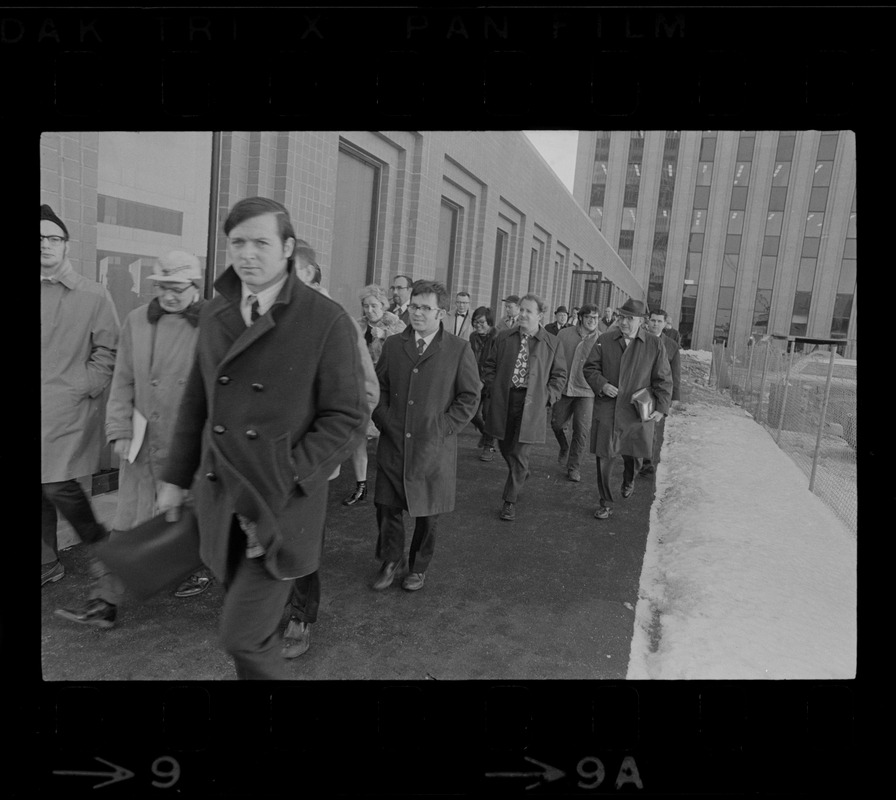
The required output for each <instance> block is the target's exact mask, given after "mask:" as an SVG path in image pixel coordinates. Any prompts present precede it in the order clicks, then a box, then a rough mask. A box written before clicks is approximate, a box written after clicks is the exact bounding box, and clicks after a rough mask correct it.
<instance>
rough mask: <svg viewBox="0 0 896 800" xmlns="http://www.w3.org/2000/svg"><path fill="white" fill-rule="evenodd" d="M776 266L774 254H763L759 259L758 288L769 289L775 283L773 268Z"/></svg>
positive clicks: (776, 260)
mask: <svg viewBox="0 0 896 800" xmlns="http://www.w3.org/2000/svg"><path fill="white" fill-rule="evenodd" d="M777 266H778V259H777V258H776V257H775V256H763V257H762V258H760V259H759V281H758V286H759V288H760V289H771V288H772V287H773V286H774V284H775V268H776V267H777Z"/></svg>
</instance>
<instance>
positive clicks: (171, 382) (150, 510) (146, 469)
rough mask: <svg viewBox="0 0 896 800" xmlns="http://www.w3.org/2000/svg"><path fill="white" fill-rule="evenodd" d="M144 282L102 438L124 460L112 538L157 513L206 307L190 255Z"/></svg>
mask: <svg viewBox="0 0 896 800" xmlns="http://www.w3.org/2000/svg"><path fill="white" fill-rule="evenodd" d="M147 280H149V281H152V283H153V290H154V292H155V297H154V298H153V299H152V301H151V302H149V303H148V304H145V305H142V306H138V307H137V308H135V309H134V310H133V311H132V312H131V313H130V314H128V316H127V317H126V318H125V321H124V325H123V326H122V331H121V342H120V346H119V348H118V357H117V358H116V360H115V373H114V374H113V376H112V388H111V389H110V391H109V402H108V404H107V406H106V439H107V440H108V441H109V442H110V443H111V444H112V447H113V449H114V450H115V453H116V455H118V457H119V459H121V462H120V469H119V473H118V508H117V510H116V513H115V520H114V522H113V523H112V528H113V530H115V531H126V530H130V529H131V528H133V527H135V526H137V525H139V524H140V523H142V522H145V521H146V520H148V519H150V518H151V517H152V516H153V514H154V513H155V507H156V493H157V491H158V488H159V480H160V478H159V476H160V474H161V471H162V467H163V465H164V463H165V459H166V458H167V457H168V448H169V443H170V438H171V432H172V429H173V427H174V420H175V417H176V416H177V409H178V406H179V405H180V400H181V397H182V395H183V392H184V386H185V384H186V382H187V378H188V377H189V374H190V368H191V367H192V365H193V354H194V352H195V350H196V340H197V338H198V336H199V311H200V309H201V308H202V306H203V305H204V302H205V301H204V300H203V299H202V295H201V294H200V289H199V287H200V286H201V284H202V268H201V265H200V263H199V259H198V258H197V257H196V256H195V255H193V254H192V253H187V252H185V251H183V250H172V251H170V252H168V253H166V254H165V255H163V256H162V257H161V258H159V260H158V261H157V262H156V268H155V271H154V272H153V274H152V275H150V276H148V278H147ZM211 582H212V578H211V576H210V573H209V572H208V571H207V570H200V571H197V572H195V573H193V574H192V575H190V576H189V577H188V578H187V580H186V581H184V583H183V584H181V586H180V587H178V589H177V590H176V591H175V595H176V596H177V597H192V596H194V595H197V594H201V593H202V592H204V591H205V590H206V589H207V588H208V587H209V585H210V584H211Z"/></svg>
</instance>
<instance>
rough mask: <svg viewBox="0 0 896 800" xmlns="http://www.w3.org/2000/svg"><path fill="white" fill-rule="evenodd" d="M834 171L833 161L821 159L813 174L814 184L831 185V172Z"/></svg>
mask: <svg viewBox="0 0 896 800" xmlns="http://www.w3.org/2000/svg"><path fill="white" fill-rule="evenodd" d="M833 171H834V162H833V161H819V162H818V163H817V164H816V165H815V174H814V175H813V176H812V185H813V186H830V185H831V174H832V173H833Z"/></svg>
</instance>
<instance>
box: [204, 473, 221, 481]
mask: <svg viewBox="0 0 896 800" xmlns="http://www.w3.org/2000/svg"><path fill="white" fill-rule="evenodd" d="M205 477H206V478H207V479H208V480H210V481H211V482H212V483H214V482H215V481H216V480H218V476H217V475H215V473H214V472H206V473H205Z"/></svg>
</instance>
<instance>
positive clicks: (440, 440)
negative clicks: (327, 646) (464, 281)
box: [373, 281, 482, 591]
mask: <svg viewBox="0 0 896 800" xmlns="http://www.w3.org/2000/svg"><path fill="white" fill-rule="evenodd" d="M408 308H409V311H410V314H411V324H410V327H408V328H407V329H406V330H404V331H403V332H402V333H398V334H395V335H394V336H390V337H389V338H388V339H386V341H385V343H384V344H383V352H382V354H381V355H380V358H379V361H377V363H376V374H377V375H378V376H379V379H380V401H379V404H378V405H377V407H376V409H374V412H373V421H374V424H375V425H376V426H377V427H378V428H379V429H380V440H379V444H378V446H377V474H376V493H375V496H374V503H375V505H376V517H377V525H378V527H379V536H378V538H377V543H376V557H377V559H379V560H380V561H381V562H382V564H381V567H380V571H379V574H378V575H377V578H376V580H375V581H374V583H373V588H374V589H386V588H387V587H389V586H391V585H392V582H393V580H394V579H395V577H396V575H397V574H398V573H399V572H400V571H401V570H402V567H403V556H404V538H405V537H404V522H403V519H402V517H403V512H404V511H407V512H408V514H409V515H410V516H411V517H414V518H415V523H414V537H413V539H412V540H411V546H410V552H409V554H408V561H407V564H408V574H407V576H406V577H405V578H404V580H403V581H402V584H401V586H402V588H403V589H407V590H408V591H416V590H418V589H422V588H423V582H424V580H425V578H426V570H427V568H428V566H429V562H430V559H431V558H432V554H433V550H434V549H435V541H436V540H435V535H436V526H437V524H438V518H439V515H441V514H447V513H448V512H449V511H453V510H454V499H455V487H456V483H457V434H458V432H459V431H460V430H461V429H462V428H463V427H464V425H466V424H467V423H468V422H469V421H470V420H471V419H472V417H473V414H475V413H476V409H477V407H478V406H479V393H480V390H481V388H482V383H481V381H480V380H479V370H478V368H477V366H476V359H475V357H474V356H473V351H472V350H471V349H470V345H469V343H468V342H467V341H466V340H465V339H461V338H460V337H459V336H455V335H454V334H453V333H449V332H448V331H446V330H445V329H444V326H443V325H442V320H443V319H444V318H445V314H446V313H447V311H448V291H447V290H446V289H445V287H444V286H443V285H442V284H441V283H437V282H435V281H417V282H416V283H415V284H414V288H413V293H412V295H411V302H410V304H409V306H408Z"/></svg>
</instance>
